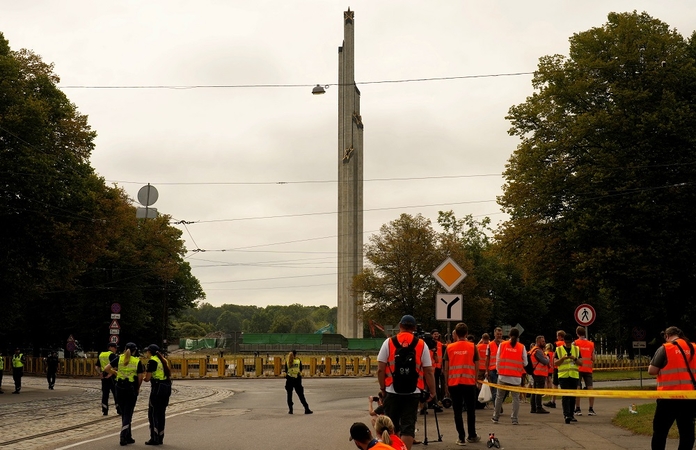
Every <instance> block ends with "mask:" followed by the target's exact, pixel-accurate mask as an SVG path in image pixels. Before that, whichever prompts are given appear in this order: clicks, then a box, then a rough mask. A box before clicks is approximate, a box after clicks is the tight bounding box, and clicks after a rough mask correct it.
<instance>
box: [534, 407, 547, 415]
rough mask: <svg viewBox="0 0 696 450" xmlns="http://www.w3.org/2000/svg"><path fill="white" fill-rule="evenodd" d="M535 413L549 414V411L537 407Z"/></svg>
mask: <svg viewBox="0 0 696 450" xmlns="http://www.w3.org/2000/svg"><path fill="white" fill-rule="evenodd" d="M536 413H537V414H550V413H551V411H549V410H548V409H544V408H541V409H537V410H536Z"/></svg>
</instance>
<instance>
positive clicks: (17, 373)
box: [12, 367, 24, 392]
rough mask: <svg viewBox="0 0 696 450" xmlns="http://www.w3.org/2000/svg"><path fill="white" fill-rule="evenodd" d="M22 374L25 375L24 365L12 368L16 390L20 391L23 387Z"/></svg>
mask: <svg viewBox="0 0 696 450" xmlns="http://www.w3.org/2000/svg"><path fill="white" fill-rule="evenodd" d="M22 375H24V367H13V368H12V379H13V380H14V385H15V391H16V392H19V390H20V389H22Z"/></svg>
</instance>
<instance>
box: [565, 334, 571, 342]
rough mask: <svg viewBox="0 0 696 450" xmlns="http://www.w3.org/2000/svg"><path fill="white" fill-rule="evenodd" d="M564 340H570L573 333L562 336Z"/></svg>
mask: <svg viewBox="0 0 696 450" xmlns="http://www.w3.org/2000/svg"><path fill="white" fill-rule="evenodd" d="M563 340H565V341H566V342H572V341H573V335H572V334H566V335H565V337H564V338H563Z"/></svg>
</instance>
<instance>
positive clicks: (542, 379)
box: [530, 375, 547, 412]
mask: <svg viewBox="0 0 696 450" xmlns="http://www.w3.org/2000/svg"><path fill="white" fill-rule="evenodd" d="M532 378H533V379H534V388H535V389H544V387H545V386H546V378H547V377H546V375H533V376H532ZM542 397H543V395H541V394H532V398H531V400H530V403H531V404H532V412H536V411H541V410H542V409H544V407H543V406H541V398H542Z"/></svg>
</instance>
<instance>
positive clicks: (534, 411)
mask: <svg viewBox="0 0 696 450" xmlns="http://www.w3.org/2000/svg"><path fill="white" fill-rule="evenodd" d="M529 412H530V413H532V414H536V413H537V410H536V409H533V410H531V411H529Z"/></svg>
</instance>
